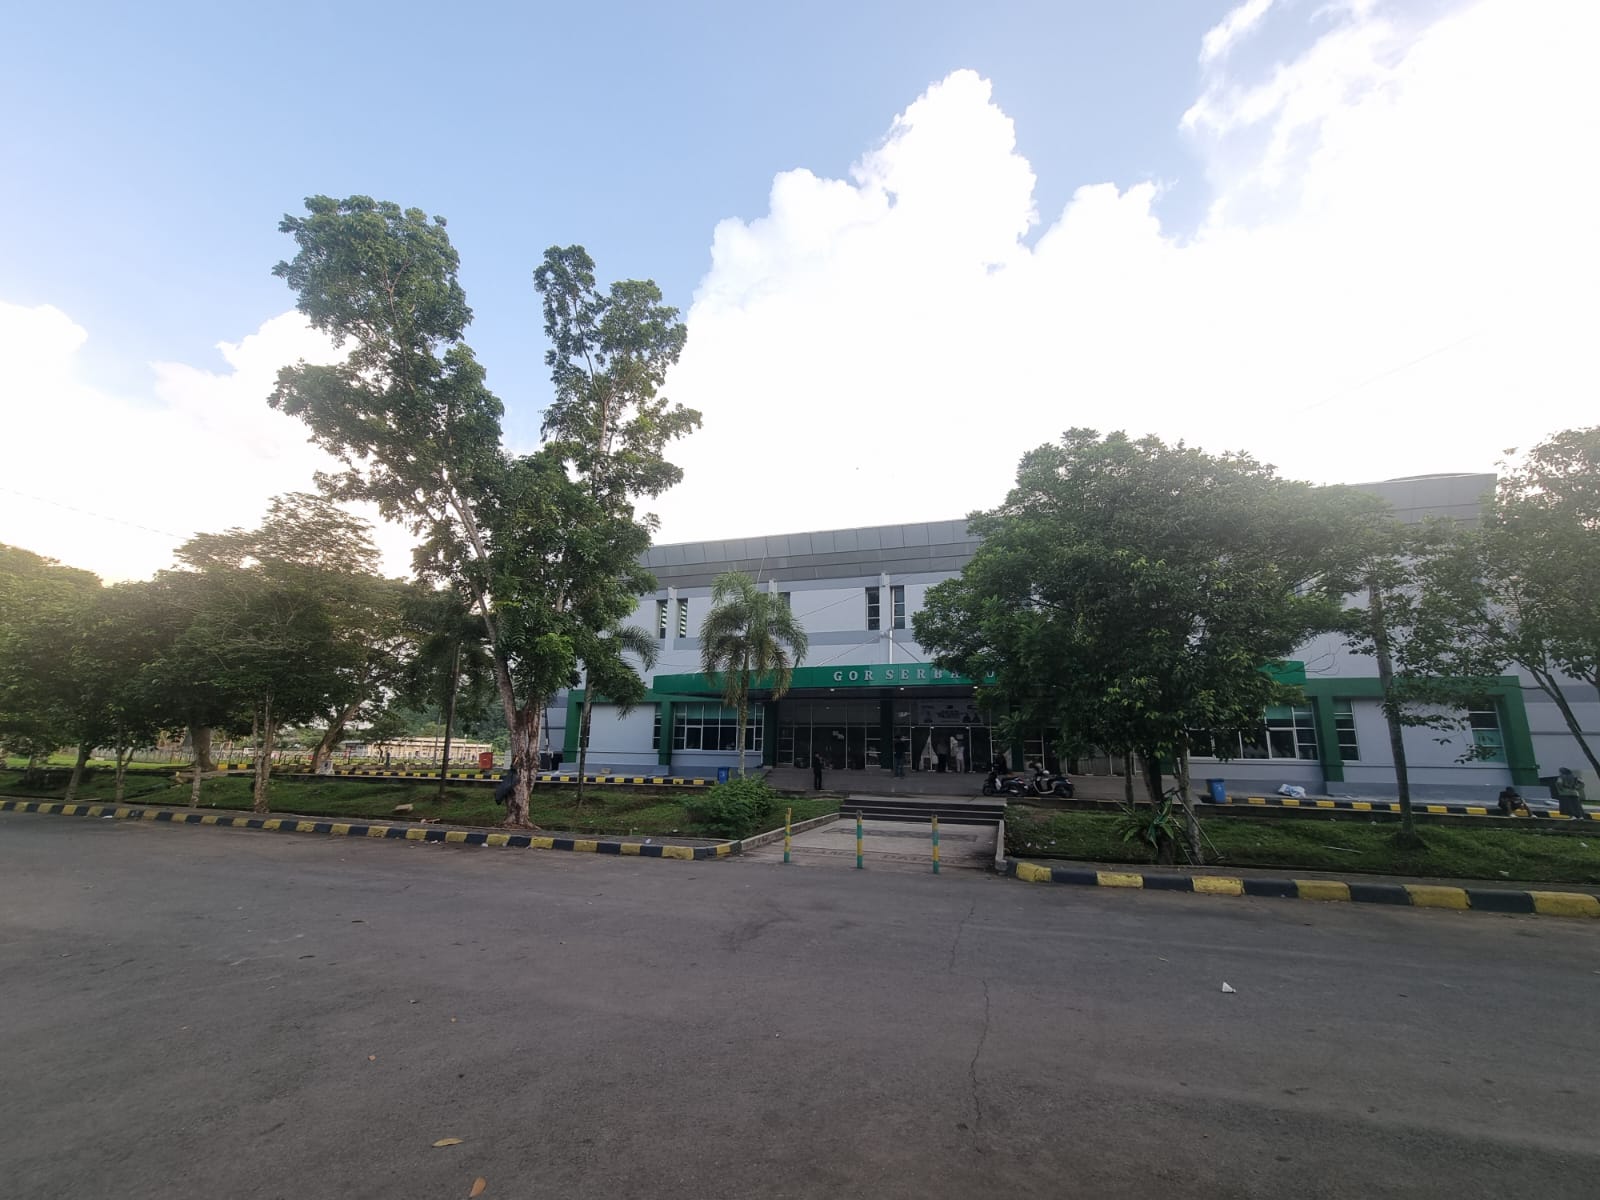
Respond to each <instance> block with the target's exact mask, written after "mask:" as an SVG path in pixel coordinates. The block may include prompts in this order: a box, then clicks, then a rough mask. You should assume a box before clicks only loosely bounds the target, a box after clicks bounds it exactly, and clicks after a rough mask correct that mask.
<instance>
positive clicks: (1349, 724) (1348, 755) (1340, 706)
mask: <svg viewBox="0 0 1600 1200" xmlns="http://www.w3.org/2000/svg"><path fill="white" fill-rule="evenodd" d="M1333 727H1334V728H1335V729H1337V730H1338V731H1339V760H1340V761H1341V762H1360V761H1361V747H1360V746H1359V745H1357V744H1356V715H1355V713H1354V712H1352V711H1351V709H1350V701H1348V700H1335V701H1334V702H1333Z"/></svg>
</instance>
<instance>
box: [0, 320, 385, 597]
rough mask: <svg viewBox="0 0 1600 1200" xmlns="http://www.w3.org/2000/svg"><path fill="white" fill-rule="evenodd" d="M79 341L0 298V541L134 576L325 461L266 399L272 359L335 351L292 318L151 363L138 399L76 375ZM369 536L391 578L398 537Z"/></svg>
mask: <svg viewBox="0 0 1600 1200" xmlns="http://www.w3.org/2000/svg"><path fill="white" fill-rule="evenodd" d="M88 338H89V332H88V331H87V330H85V329H84V328H83V327H82V326H80V325H78V324H77V323H76V322H74V321H73V320H72V319H71V318H70V317H69V316H68V315H67V314H65V313H63V312H61V311H60V310H59V309H57V308H54V307H52V306H50V305H41V306H37V307H22V306H18V305H12V304H5V303H0V356H3V358H4V360H5V362H6V364H7V375H8V378H7V384H6V388H7V393H8V403H7V405H6V409H7V441H8V443H9V445H10V446H11V447H12V450H13V452H12V453H11V454H10V455H8V456H7V463H6V472H5V476H4V478H3V479H0V499H3V503H0V542H7V543H10V544H12V545H17V546H23V547H26V548H27V549H30V550H33V551H35V552H36V553H39V554H44V555H47V556H49V557H51V558H56V559H60V560H61V561H63V562H66V563H69V564H71V565H73V566H78V567H85V568H87V569H89V570H91V571H94V572H96V573H97V574H99V575H100V576H101V577H102V578H104V579H107V580H109V581H116V580H122V579H137V578H143V577H147V576H149V575H150V574H152V573H153V572H155V571H157V570H159V569H161V568H162V567H166V566H169V565H171V563H172V551H173V550H174V549H175V548H176V547H177V546H178V545H179V544H180V543H181V542H183V541H184V540H186V539H187V538H188V537H190V536H192V535H193V534H194V533H196V532H200V531H205V530H220V529H225V528H228V527H230V526H234V525H239V526H250V525H252V524H254V523H255V522H257V521H258V520H259V519H260V518H261V517H262V515H263V514H264V513H265V511H266V506H267V501H268V499H269V498H270V497H272V496H274V495H277V494H279V493H281V492H287V491H312V490H314V484H313V480H312V476H313V473H314V472H315V471H317V470H319V469H327V468H328V467H329V466H330V465H331V460H330V459H329V458H328V457H327V456H325V455H324V454H323V453H322V452H321V451H319V450H317V449H316V448H314V447H312V446H310V445H308V444H307V442H306V435H305V427H304V426H303V425H301V424H300V423H299V422H298V421H294V420H291V419H290V418H288V417H285V416H284V415H282V414H281V413H277V412H274V411H273V410H271V409H270V408H268V407H267V404H266V397H267V394H268V393H269V392H270V391H271V389H272V383H273V380H274V379H275V378H276V376H277V372H278V368H279V367H280V366H282V365H284V364H286V363H292V362H295V361H297V360H298V359H301V358H304V359H306V360H307V361H310V362H329V361H332V360H333V359H334V357H335V355H334V351H333V349H332V347H331V346H330V345H329V344H328V342H327V340H326V339H325V338H324V337H322V335H320V334H318V333H316V332H315V331H314V330H312V329H311V328H310V327H309V326H308V325H307V324H306V323H305V320H304V318H302V317H301V316H300V315H299V314H298V313H293V312H290V313H285V314H283V315H282V316H278V317H274V318H272V319H271V320H269V321H266V322H265V323H264V324H262V326H261V327H260V328H259V329H258V330H256V331H255V332H254V333H251V334H249V335H248V336H246V337H244V338H242V339H240V340H239V341H238V342H234V343H230V342H223V343H221V344H219V345H218V346H217V350H218V352H219V354H220V356H221V367H222V369H218V370H211V369H206V368H202V367H196V366H192V365H186V364H181V363H152V364H151V371H152V378H151V386H150V391H149V393H148V394H147V395H140V396H124V395H115V394H112V393H108V392H105V391H103V390H100V389H98V388H96V387H93V386H91V385H90V384H88V383H87V382H85V381H84V380H83V378H82V377H81V372H80V366H79V363H78V361H77V352H78V351H79V349H81V348H82V346H83V345H84V344H85V342H87V340H88ZM364 515H367V516H368V517H369V519H370V517H371V514H364ZM379 541H380V544H381V545H382V548H383V549H384V551H385V565H386V567H387V568H388V570H389V571H391V572H392V573H396V574H400V573H404V572H405V571H406V570H407V569H408V568H409V565H410V563H409V548H408V541H407V539H406V537H405V535H404V533H403V532H402V531H400V530H397V529H394V528H392V527H385V528H383V529H382V530H381V531H380V536H379Z"/></svg>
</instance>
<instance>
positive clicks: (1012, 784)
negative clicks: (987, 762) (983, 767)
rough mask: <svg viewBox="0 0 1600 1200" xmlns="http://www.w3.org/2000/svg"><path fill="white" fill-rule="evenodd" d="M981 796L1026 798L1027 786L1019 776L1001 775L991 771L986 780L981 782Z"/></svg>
mask: <svg viewBox="0 0 1600 1200" xmlns="http://www.w3.org/2000/svg"><path fill="white" fill-rule="evenodd" d="M983 794H984V795H985V796H1026V795H1027V794H1028V784H1027V782H1026V781H1025V780H1024V779H1023V778H1022V776H1020V775H1002V774H1000V772H999V771H995V770H991V771H990V772H989V776H988V778H987V779H985V780H984V781H983Z"/></svg>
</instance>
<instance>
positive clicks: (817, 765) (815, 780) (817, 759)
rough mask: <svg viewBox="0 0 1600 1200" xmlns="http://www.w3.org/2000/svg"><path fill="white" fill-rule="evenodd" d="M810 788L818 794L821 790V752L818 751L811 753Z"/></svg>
mask: <svg viewBox="0 0 1600 1200" xmlns="http://www.w3.org/2000/svg"><path fill="white" fill-rule="evenodd" d="M811 787H812V789H813V790H815V791H818V792H820V791H821V790H822V752H821V751H820V750H813V751H812V752H811Z"/></svg>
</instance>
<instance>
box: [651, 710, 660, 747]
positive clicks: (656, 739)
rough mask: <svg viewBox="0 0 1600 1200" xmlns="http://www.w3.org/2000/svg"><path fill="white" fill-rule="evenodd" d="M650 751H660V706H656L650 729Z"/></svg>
mask: <svg viewBox="0 0 1600 1200" xmlns="http://www.w3.org/2000/svg"><path fill="white" fill-rule="evenodd" d="M650 749H652V750H659V749H661V705H659V704H658V705H656V719H655V722H654V723H653V724H652V725H651V727H650Z"/></svg>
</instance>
